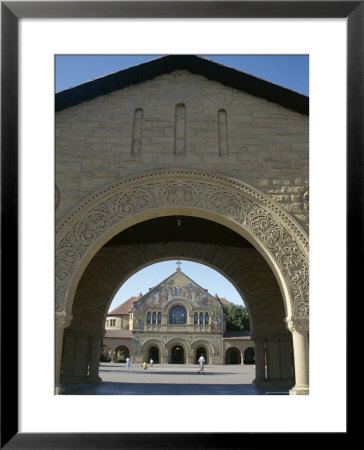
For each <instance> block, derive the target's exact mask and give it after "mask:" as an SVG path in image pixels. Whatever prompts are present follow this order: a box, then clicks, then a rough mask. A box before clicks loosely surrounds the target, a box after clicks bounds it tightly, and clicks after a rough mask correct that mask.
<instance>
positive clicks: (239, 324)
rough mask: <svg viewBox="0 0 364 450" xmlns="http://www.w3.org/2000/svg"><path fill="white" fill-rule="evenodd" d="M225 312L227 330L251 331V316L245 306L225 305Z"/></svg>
mask: <svg viewBox="0 0 364 450" xmlns="http://www.w3.org/2000/svg"><path fill="white" fill-rule="evenodd" d="M223 308H224V313H225V315H226V331H249V330H250V324H249V316H248V311H247V309H246V308H245V307H244V306H241V305H234V304H233V303H231V304H230V305H223Z"/></svg>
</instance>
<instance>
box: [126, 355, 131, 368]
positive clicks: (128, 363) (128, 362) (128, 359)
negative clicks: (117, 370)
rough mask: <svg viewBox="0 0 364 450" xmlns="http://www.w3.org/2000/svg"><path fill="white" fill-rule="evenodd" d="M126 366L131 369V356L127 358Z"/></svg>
mask: <svg viewBox="0 0 364 450" xmlns="http://www.w3.org/2000/svg"><path fill="white" fill-rule="evenodd" d="M125 361H126V368H127V369H128V370H130V358H129V356H128V357H127V358H126V360H125Z"/></svg>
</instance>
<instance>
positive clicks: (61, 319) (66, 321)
mask: <svg viewBox="0 0 364 450" xmlns="http://www.w3.org/2000/svg"><path fill="white" fill-rule="evenodd" d="M72 319H73V315H72V314H68V313H67V312H66V311H59V312H58V311H57V312H56V328H67V327H69V326H70V325H71V321H72Z"/></svg>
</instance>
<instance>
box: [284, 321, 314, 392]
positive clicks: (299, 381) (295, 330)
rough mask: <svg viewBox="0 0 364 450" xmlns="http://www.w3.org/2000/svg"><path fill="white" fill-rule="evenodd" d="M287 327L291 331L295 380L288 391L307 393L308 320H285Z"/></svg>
mask: <svg viewBox="0 0 364 450" xmlns="http://www.w3.org/2000/svg"><path fill="white" fill-rule="evenodd" d="M287 328H288V329H289V330H290V331H291V333H292V340H293V357H294V368H295V381H296V382H295V385H294V386H293V388H292V389H291V390H290V391H289V393H290V395H307V394H309V373H308V370H309V368H308V354H309V351H308V330H309V327H308V320H307V319H294V318H292V319H290V320H287Z"/></svg>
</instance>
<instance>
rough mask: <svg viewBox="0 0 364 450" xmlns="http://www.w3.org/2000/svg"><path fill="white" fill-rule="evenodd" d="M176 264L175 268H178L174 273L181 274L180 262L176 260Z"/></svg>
mask: <svg viewBox="0 0 364 450" xmlns="http://www.w3.org/2000/svg"><path fill="white" fill-rule="evenodd" d="M176 264H177V266H178V268H177V271H176V272H181V268H180V265H181V264H182V263H181V261H180V260H178V261H177V262H176Z"/></svg>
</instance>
